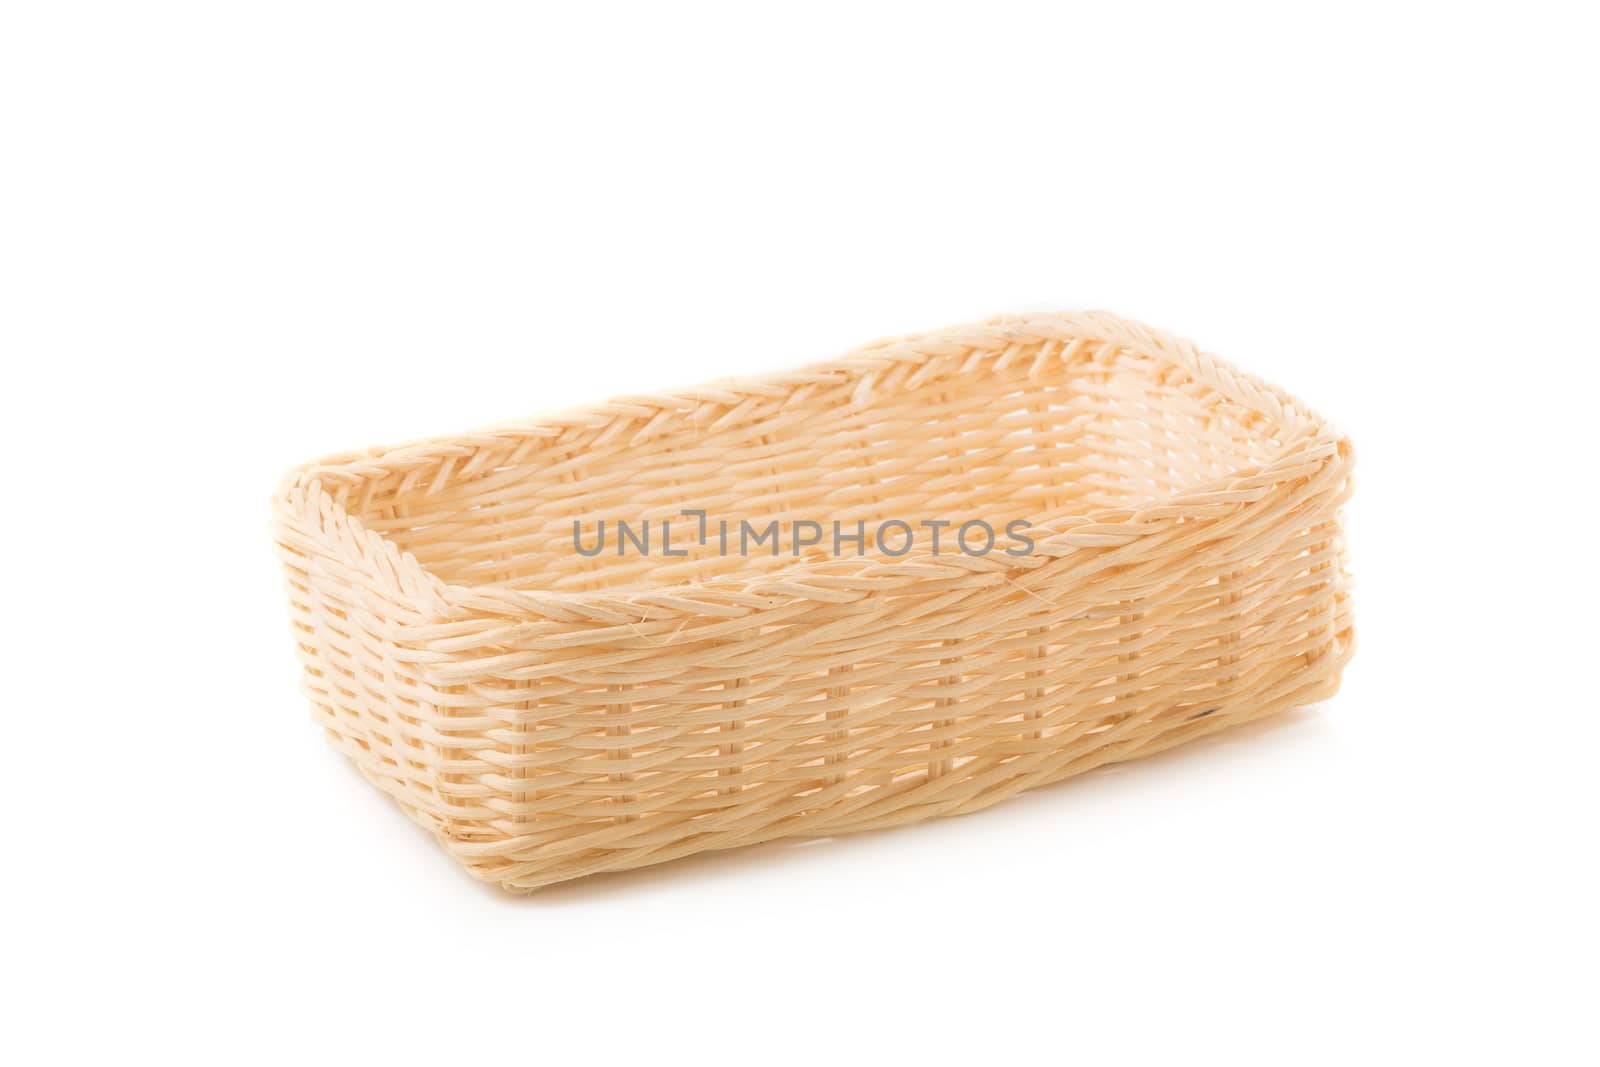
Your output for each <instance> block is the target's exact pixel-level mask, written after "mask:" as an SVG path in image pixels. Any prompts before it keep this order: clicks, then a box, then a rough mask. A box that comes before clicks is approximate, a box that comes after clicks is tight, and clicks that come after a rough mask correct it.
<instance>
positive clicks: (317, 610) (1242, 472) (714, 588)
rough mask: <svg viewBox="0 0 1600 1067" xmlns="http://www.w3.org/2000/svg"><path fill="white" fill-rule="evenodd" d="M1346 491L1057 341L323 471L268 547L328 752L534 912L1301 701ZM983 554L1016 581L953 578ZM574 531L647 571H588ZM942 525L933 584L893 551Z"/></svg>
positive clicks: (1333, 613) (912, 552)
mask: <svg viewBox="0 0 1600 1067" xmlns="http://www.w3.org/2000/svg"><path fill="white" fill-rule="evenodd" d="M1349 489H1350V448H1349V444H1348V442H1347V441H1346V440H1345V439H1343V438H1342V437H1340V436H1339V435H1338V434H1336V433H1335V432H1334V431H1333V430H1331V429H1330V428H1329V427H1328V426H1327V425H1326V424H1325V423H1324V422H1322V421H1321V420H1320V419H1319V418H1318V417H1317V416H1315V415H1314V414H1312V413H1311V412H1309V411H1308V410H1307V409H1306V408H1305V407H1304V406H1303V405H1301V404H1300V403H1299V402H1297V401H1295V400H1294V399H1292V398H1291V397H1289V396H1287V395H1285V394H1284V393H1282V392H1280V391H1278V390H1277V389H1275V388H1272V387H1271V386H1268V385H1265V384H1263V383H1261V382H1260V381H1257V380H1256V379H1254V378H1251V377H1249V376H1246V375H1243V374H1240V373H1239V372H1237V371H1234V370H1232V369H1231V368H1229V367H1228V366H1226V365H1224V364H1222V363H1220V362H1218V361H1216V360H1214V359H1213V358H1211V357H1210V356H1208V355H1205V354H1203V353H1201V352H1199V351H1197V350H1196V349H1195V348H1194V347H1193V346H1192V345H1190V344H1189V343H1187V342H1184V341H1180V340H1177V339H1175V338H1172V337H1170V336H1168V335H1165V334H1161V333H1157V332H1154V331H1151V330H1148V329H1145V328H1143V327H1141V326H1138V325H1135V324H1133V323H1130V322H1126V321H1124V320H1121V319H1117V318H1114V317H1112V316H1109V315H1104V314H1067V315H1043V316H1030V317H1020V318H1004V319H999V320H996V321H993V322H989V323H985V324H982V325H976V326H967V327H960V328H956V329H950V330H945V331H942V332H939V333H934V334H929V335H926V336H918V337H911V338H907V339H903V340H895V341H887V342H880V343H878V344H874V345H870V346H868V347H866V348H863V349H861V350H859V351H857V352H855V353H854V354H852V355H850V356H848V357H846V358H844V359H841V360H839V361H837V362H833V363H825V364H821V365H818V366H814V367H811V368H809V369H806V370H802V371H798V372H796V373H792V374H783V375H777V376H774V377H768V378H760V379H753V380H744V381H736V382H728V383H720V384H717V385H713V386H710V387H707V388H703V389H697V390H688V391H684V392H681V393H674V394H671V395H665V396H648V397H628V398H624V399H620V400H616V401H613V402H611V403H608V404H602V405H599V406H596V407H592V408H587V409H584V410H581V411H576V412H571V413H567V414H564V415H556V416H550V417H544V418H539V419H535V420H532V421H528V422H525V423H520V424H516V425H511V426H508V427H505V428H500V429H492V430H486V431H483V432H480V433H472V434H465V435H462V436H459V437H452V438H445V439H440V440H434V441H427V442H422V443H419V444H411V445H406V446H403V447H398V448H392V449H377V450H371V451H366V452H359V453H351V454H348V455H342V456H336V457H332V458H329V459H327V460H324V461H322V462H319V463H315V464H312V465H309V466H306V467H304V468H301V469H299V470H297V471H295V472H293V473H292V474H291V475H290V476H289V478H288V479H287V480H286V482H285V483H284V485H283V487H282V488H281V490H280V491H279V493H278V494H277V496H276V498H275V501H274V511H275V519H276V523H275V536H276V540H277V543H278V546H279V551H280V555H281V557H282V559H283V561H284V564H285V566H286V568H287V571H288V578H289V593H290V604H291V609H292V614H293V622H294V630H295V636H296V640H297V642H298V646H299V651H300V655H301V658H302V659H303V661H304V666H305V689H306V691H307V693H308V694H309V696H310V699H311V701H312V703H313V705H314V707H315V713H316V717H317V720H318V721H319V722H320V723H321V724H322V725H323V726H324V727H325V728H326V729H327V731H328V734H329V735H330V736H331V737H332V739H333V741H334V742H335V743H336V744H337V745H338V747H339V748H341V749H342V750H343V751H344V752H346V753H348V755H349V756H350V757H351V759H353V760H354V761H355V763H356V765H357V766H358V767H359V768H360V769H361V771H362V772H363V773H364V774H365V775H366V776H367V777H368V778H370V779H371V780H372V781H373V782H374V783H376V784H377V785H378V786H379V787H381V788H382V789H383V790H385V791H386V792H387V793H389V794H390V795H391V796H393V797H394V798H395V799H396V800H397V801H398V802H399V803H400V805H401V806H402V807H403V808H404V809H405V810H406V811H407V812H408V813H409V814H410V815H411V816H412V817H413V818H414V819H416V820H417V821H418V822H420V823H421V824H423V825H424V826H426V827H428V828H429V829H431V830H433V831H435V833H436V834H437V835H438V836H439V838H440V839H441V840H442V841H443V842H444V844H445V846H446V847H447V848H448V849H449V850H450V852H451V853H453V854H454V855H455V856H456V857H457V858H458V859H459V860H460V861H461V862H462V863H464V864H465V865H466V866H467V868H468V869H469V870H470V871H471V872H472V873H473V874H474V875H476V876H477V877H479V878H483V879H486V880H489V881H492V882H497V883H499V884H500V885H502V886H505V887H507V888H509V889H514V890H527V889H532V888H535V887H537V886H541V885H545V884H548V883H551V882H557V881H561V880H563V879H569V878H576V877H579V876H581V875H587V874H593V873H595V872H598V871H614V870H620V869H624V868H630V867H638V866H642V865H644V864H650V863H658V862H661V861H663V860H669V859H673V858H676V857H679V856H686V855H688V854H690V853H694V852H700V851H703V850H706V849H719V848H730V847H733V846H736V845H744V844H750V843H752V842H757V841H765V840H768V839H771V838H778V837H785V836H791V835H827V834H838V833H844V832H847V831H853V830H867V829H873V828H878V827H885V826H891V825H894V824H897V823H905V822H912V821H914V820H917V819H924V818H927V817H929V816H934V815H951V814H956V813H960V812H970V811H975V810H977V809H979V808H982V807H986V806H987V805H990V804H993V803H995V802H996V801H998V800H1002V799H1004V798H1006V797H1008V796H1011V795H1012V794H1014V793H1018V792H1020V791H1022V790H1024V789H1028V788H1030V787H1032V786H1036V785H1040V784H1043V783H1046V782H1052V781H1056V780H1058V779H1062V778H1066V777H1068V776H1070V775H1074V774H1079V773H1081V772H1083V771H1086V770H1088V769H1090V768H1092V767H1095V766H1098V765H1100V764H1104V763H1110V762H1112V761H1116V760H1126V759H1131V758H1133V757H1136V756H1143V755H1146V754H1148V753H1152V752H1155V751H1158V750H1160V749H1164V748H1167V747H1169V746H1172V745H1176V744H1179V743H1181V742H1184V741H1187V740H1190V739H1191V738H1195V737H1199V736H1201V735H1203V734H1207V733H1210V732H1212V731H1215V730H1220V729H1222V728H1224V727H1227V726H1231V725H1233V724H1236V723H1241V722H1245V721H1247V720H1250V719H1255V718H1258V717H1260V716H1264V715H1268V714H1271V713H1272V712H1275V711H1279V710H1281V709H1284V708H1288V707H1292V706H1295V705H1300V704H1305V703H1308V702H1311V701H1315V700H1319V699H1322V698H1324V697H1327V696H1329V695H1331V694H1332V693H1333V692H1334V691H1335V689H1336V688H1337V686H1338V681H1339V674H1340V670H1341V668H1342V667H1343V665H1344V663H1345V662H1346V660H1347V659H1348V657H1349V655H1350V652H1351V650H1352V633H1351V621H1350V609H1349V600H1348V596H1347V592H1346V584H1347V583H1346V579H1345V577H1344V572H1343V539H1342V534H1341V529H1340V517H1339V507H1340V505H1341V503H1342V502H1343V501H1344V500H1345V498H1346V496H1347V495H1348V493H1349ZM686 512H693V513H695V514H693V515H692V516H688V517H686V514H685V513H686ZM700 512H704V513H705V516H706V519H705V521H706V523H707V526H708V527H709V529H708V530H707V535H706V536H705V538H704V543H703V544H702V543H700V542H699V540H698V539H697V535H698V533H699V532H700V531H699V524H700V523H701V521H702V519H701V516H700V515H699V514H698V513H700ZM975 520H981V521H982V522H985V523H988V524H989V526H990V528H992V529H994V530H996V531H1001V530H1005V529H1007V528H1013V529H1019V530H1023V531H1025V532H1024V533H1023V535H1022V536H1024V537H1026V538H1027V539H1028V540H1029V541H1030V542H1031V551H1028V552H1025V553H1023V552H1021V551H1020V549H1021V547H1022V545H1021V540H1020V539H1009V540H1005V539H1004V535H1003V534H1002V535H1001V536H1002V539H1003V541H1004V546H1005V547H1004V550H1002V548H1001V546H1000V545H997V546H996V547H995V548H994V550H992V551H988V552H986V553H983V552H978V551H977V550H976V549H978V548H982V547H983V545H982V543H981V542H982V536H981V528H980V527H973V528H972V529H973V531H974V532H973V536H972V537H971V538H968V539H966V540H965V541H964V542H963V543H962V544H961V545H959V546H957V545H956V544H955V543H954V541H953V538H954V536H955V534H956V532H957V531H958V528H959V527H960V526H962V525H965V524H968V523H970V522H973V521H975ZM1018 520H1022V521H1023V522H1024V523H1025V524H1028V525H1024V526H1021V527H1012V526H1011V524H1013V523H1016V522H1017V521H1018ZM724 521H726V522H733V523H735V524H736V525H735V527H734V528H735V529H738V528H739V526H738V525H737V523H741V522H748V523H749V525H750V526H751V528H752V529H755V530H756V531H757V532H762V531H763V528H764V527H767V526H768V525H769V523H771V522H777V523H779V524H781V525H780V526H779V528H778V529H779V540H783V538H784V532H783V531H785V530H788V531H789V536H788V540H786V541H783V543H782V545H781V549H780V551H779V554H777V555H772V554H770V553H769V552H768V548H767V546H766V545H765V544H763V543H760V542H758V543H757V549H756V550H755V551H753V552H748V553H746V554H740V553H739V552H735V551H732V550H731V548H730V547H729V546H728V545H727V544H725V543H719V537H718V534H719V533H720V529H721V526H720V524H721V523H722V522H724ZM602 522H607V523H610V524H612V526H611V528H612V529H615V528H616V527H615V524H616V523H618V522H626V523H628V524H629V525H630V526H631V527H632V529H633V531H634V532H635V534H636V533H637V531H638V530H639V529H640V528H641V527H643V528H646V529H648V527H649V525H650V524H655V525H656V531H653V532H652V536H654V537H655V546H653V547H655V548H656V551H655V552H654V553H653V554H649V555H646V554H644V553H642V552H640V551H639V550H638V548H639V544H638V541H637V538H636V537H635V539H634V540H632V541H630V540H628V539H627V538H617V539H616V544H615V545H612V544H607V545H606V547H605V550H604V552H603V553H602V554H599V555H590V554H587V553H588V552H589V551H591V550H592V549H593V548H594V547H595V546H596V544H598V543H603V542H602V541H601V538H600V536H599V532H600V530H601V527H600V523H602ZM809 522H815V523H817V524H818V525H819V526H822V528H823V529H824V530H826V529H827V524H830V523H833V522H839V523H841V524H842V525H841V526H840V527H839V530H840V531H842V532H843V533H844V534H845V535H846V536H845V538H844V540H843V541H842V542H837V543H836V542H835V541H834V539H833V538H832V536H831V531H830V532H829V533H830V536H824V538H823V539H822V541H821V542H820V543H805V542H808V541H809V539H810V535H811V532H812V530H811V527H810V526H809V525H805V524H806V523H809ZM941 522H949V523H950V525H949V526H948V527H944V528H942V529H943V532H944V534H945V538H946V541H945V544H943V545H941V546H939V549H938V550H937V551H935V550H934V549H933V548H932V546H931V545H930V544H929V543H928V538H927V537H926V536H915V537H914V538H907V537H906V536H905V535H904V532H903V531H902V530H901V529H900V527H899V526H898V525H896V523H904V524H905V525H906V526H907V527H908V528H910V529H912V530H914V531H917V532H918V534H919V535H920V534H923V533H925V532H926V531H935V532H937V531H939V530H940V529H941V528H940V527H939V526H938V525H937V524H938V523H941ZM858 523H861V524H864V525H863V526H860V527H858V525H857V524H858ZM665 525H670V526H671V536H672V539H673V541H674V544H673V545H672V547H671V553H672V554H671V555H663V554H662V553H661V551H660V548H659V544H660V538H659V532H660V531H661V530H662V529H664V528H665ZM885 528H888V529H889V530H890V533H889V535H888V537H887V538H885V539H884V541H883V542H882V543H880V541H879V539H878V538H877V537H876V536H875V535H874V533H873V531H874V529H876V530H877V533H878V534H882V533H883V531H884V530H885ZM858 529H864V530H865V531H866V533H865V536H864V537H862V538H861V540H860V542H859V543H858V542H856V541H855V540H854V539H852V538H850V537H849V536H848V535H849V534H853V533H856V532H857V531H858ZM801 530H804V531H805V533H804V534H801V533H799V532H798V531H801ZM913 539H914V540H915V541H916V543H915V545H914V547H910V545H911V541H912V540H913ZM790 541H794V542H799V543H798V544H795V545H791V544H790V543H789V542H790ZM973 542H978V543H977V544H976V545H974V544H973ZM903 547H905V548H906V550H904V551H902V548H903ZM969 547H971V548H972V549H973V550H972V551H970V552H969V551H968V548H969ZM580 549H581V550H580ZM619 551H620V553H621V554H619ZM680 553H682V554H680ZM797 553H798V554H797Z"/></svg>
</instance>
